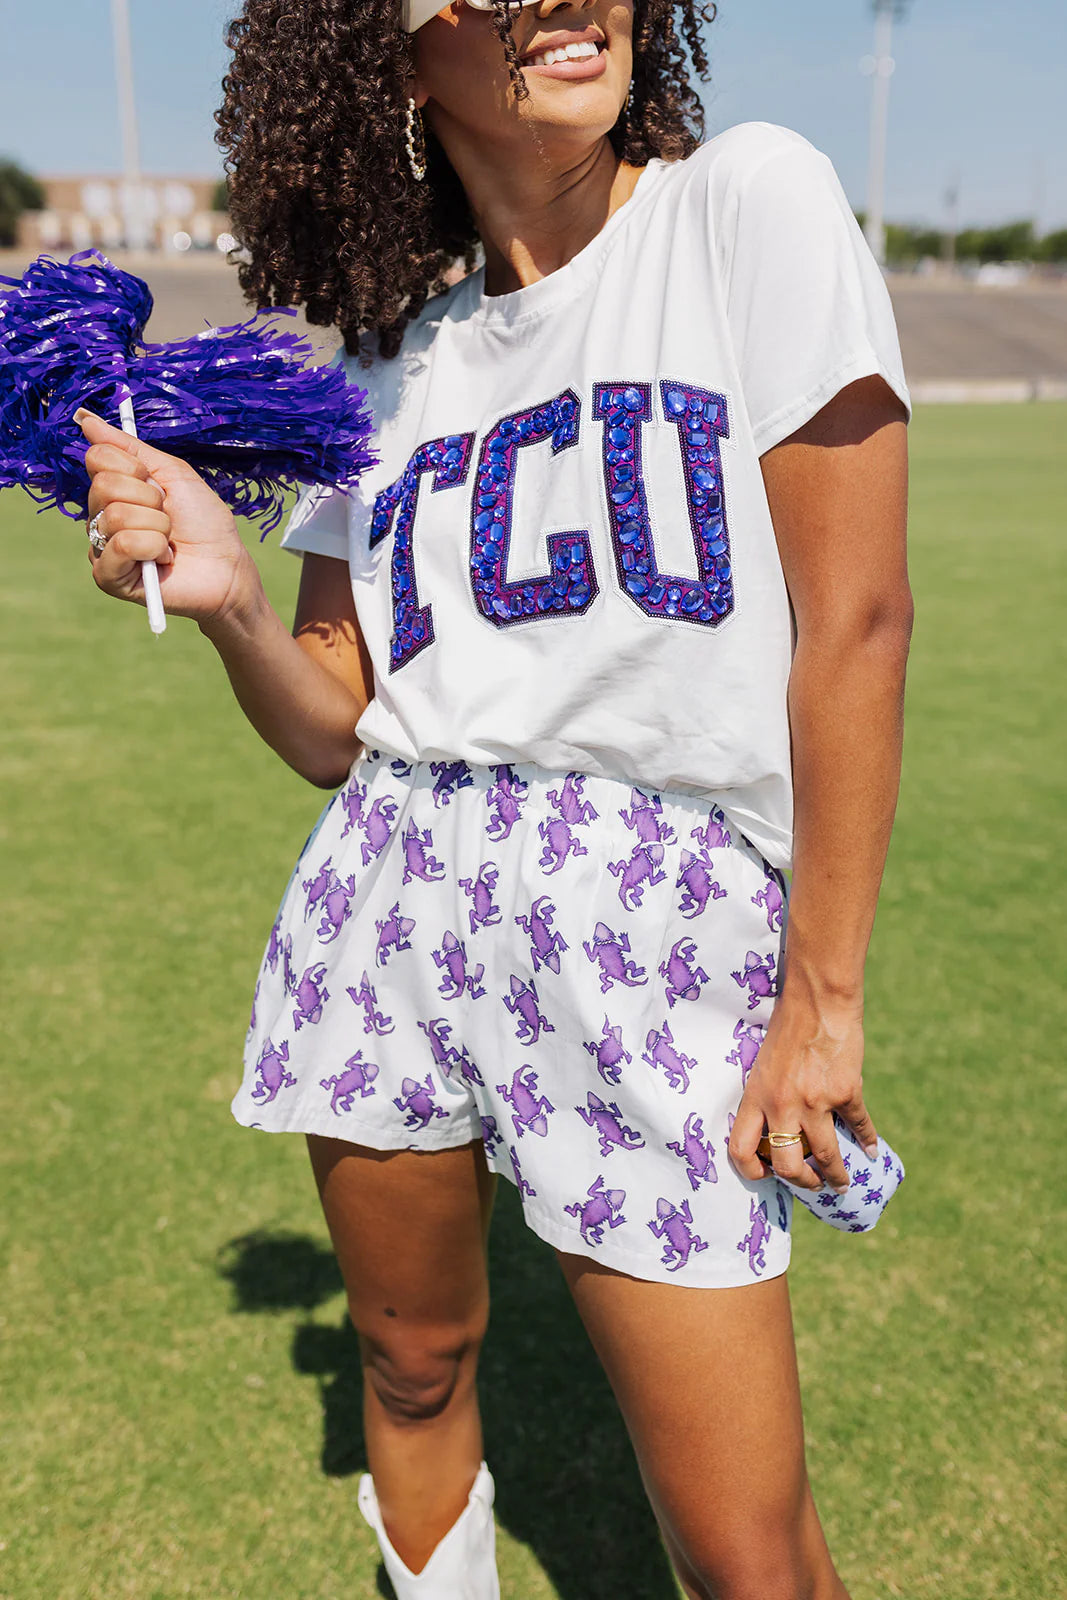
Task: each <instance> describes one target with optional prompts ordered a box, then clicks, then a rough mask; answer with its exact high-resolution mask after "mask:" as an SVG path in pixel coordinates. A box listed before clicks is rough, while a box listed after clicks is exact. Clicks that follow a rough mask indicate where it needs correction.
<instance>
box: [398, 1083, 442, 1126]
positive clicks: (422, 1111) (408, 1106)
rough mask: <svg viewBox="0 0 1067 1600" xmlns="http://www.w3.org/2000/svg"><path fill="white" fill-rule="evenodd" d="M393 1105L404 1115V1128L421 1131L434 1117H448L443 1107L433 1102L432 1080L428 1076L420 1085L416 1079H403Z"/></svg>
mask: <svg viewBox="0 0 1067 1600" xmlns="http://www.w3.org/2000/svg"><path fill="white" fill-rule="evenodd" d="M393 1104H394V1106H396V1109H397V1110H398V1111H403V1112H405V1113H406V1115H405V1117H404V1126H405V1128H412V1129H414V1128H418V1129H420V1130H421V1129H422V1128H426V1127H428V1126H429V1124H430V1123H431V1122H432V1121H433V1119H434V1117H444V1116H447V1115H448V1113H447V1112H446V1111H445V1110H444V1109H443V1107H441V1106H439V1105H437V1104H436V1103H435V1101H434V1097H433V1078H432V1077H430V1076H429V1075H427V1076H426V1077H425V1078H424V1079H423V1080H422V1082H421V1083H420V1082H419V1081H418V1079H416V1078H405V1079H404V1081H403V1083H402V1084H401V1085H400V1093H399V1095H397V1096H395V1097H394V1099H393Z"/></svg>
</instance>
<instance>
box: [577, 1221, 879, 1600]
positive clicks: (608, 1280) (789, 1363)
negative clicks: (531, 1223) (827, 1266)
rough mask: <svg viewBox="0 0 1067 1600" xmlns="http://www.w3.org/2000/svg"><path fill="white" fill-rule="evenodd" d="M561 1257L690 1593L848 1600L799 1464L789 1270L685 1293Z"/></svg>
mask: <svg viewBox="0 0 1067 1600" xmlns="http://www.w3.org/2000/svg"><path fill="white" fill-rule="evenodd" d="M557 1253H558V1255H559V1259H560V1264H561V1266H562V1267H563V1272H564V1275H565V1277H566V1279H567V1282H568V1284H569V1285H570V1289H571V1292H572V1294H573V1296H574V1300H575V1303H576V1305H577V1307H578V1310H579V1313H580V1314H581V1317H582V1319H583V1321H584V1323H585V1326H586V1328H587V1330H588V1332H589V1336H590V1338H591V1339H592V1342H593V1345H594V1347H595V1349H596V1351H597V1354H598V1355H599V1357H600V1360H601V1362H602V1363H603V1366H604V1370H605V1371H606V1373H607V1375H608V1378H609V1380H610V1382H611V1385H612V1387H613V1389H614V1391H615V1394H616V1397H617V1399H618V1401H619V1405H620V1407H621V1408H622V1413H623V1416H624V1418H625V1420H626V1425H627V1427H628V1429H629V1432H630V1437H631V1439H632V1440H633V1444H634V1448H635V1450H636V1452H637V1459H638V1463H639V1466H640V1468H641V1475H642V1478H643V1480H644V1483H645V1488H646V1490H647V1492H648V1496H649V1499H650V1501H651V1503H652V1507H653V1510H654V1511H655V1513H656V1517H657V1519H658V1520H659V1524H660V1527H661V1528H662V1530H663V1534H664V1538H665V1540H666V1542H667V1545H668V1548H669V1550H670V1552H671V1556H672V1559H673V1560H674V1562H675V1564H676V1566H677V1569H678V1574H679V1577H680V1578H681V1580H682V1582H683V1584H684V1586H685V1589H686V1592H687V1594H689V1595H690V1596H691V1597H692V1600H848V1593H847V1590H846V1589H845V1587H844V1584H843V1583H842V1582H841V1580H840V1578H839V1577H838V1576H837V1573H836V1572H835V1570H834V1566H833V1562H832V1560H831V1558H830V1552H829V1550H828V1548H827V1545H826V1540H825V1538H824V1536H823V1532H822V1528H821V1526H820V1524H819V1518H818V1513H817V1512H816V1509H815V1502H814V1500H813V1498H812V1493H811V1487H810V1485H809V1483H808V1477H807V1471H806V1468H805V1464H804V1433H803V1422H802V1418H801V1409H800V1386H799V1381H798V1376H797V1364H796V1350H795V1346H794V1342H793V1324H792V1317H791V1313H790V1305H789V1291H788V1287H787V1284H786V1275H785V1274H784V1273H783V1274H781V1275H780V1276H778V1277H776V1278H770V1279H767V1280H766V1281H765V1282H763V1283H752V1284H746V1285H743V1286H741V1287H738V1288H731V1289H690V1288H684V1287H682V1286H681V1285H674V1284H664V1283H649V1282H645V1281H643V1280H641V1279H638V1278H630V1277H627V1276H625V1275H624V1274H622V1273H618V1272H613V1271H611V1270H610V1269H609V1268H606V1267H603V1266H601V1265H600V1264H599V1263H598V1262H595V1261H591V1260H590V1259H589V1258H588V1257H586V1256H578V1255H568V1254H565V1253H563V1252H557Z"/></svg>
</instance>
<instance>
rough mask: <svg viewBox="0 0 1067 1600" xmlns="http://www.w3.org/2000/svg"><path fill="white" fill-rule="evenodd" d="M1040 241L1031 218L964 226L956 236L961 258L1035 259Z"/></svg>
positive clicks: (983, 260)
mask: <svg viewBox="0 0 1067 1600" xmlns="http://www.w3.org/2000/svg"><path fill="white" fill-rule="evenodd" d="M1036 247H1037V241H1036V239H1035V237H1034V225H1033V223H1032V222H1006V223H1004V224H1003V225H1002V226H1001V227H999V228H965V229H964V230H963V232H962V233H961V234H959V236H958V237H957V240H956V254H957V256H958V257H959V258H960V260H961V261H981V262H983V263H984V262H987V261H1032V260H1033V259H1034V256H1035V254H1036Z"/></svg>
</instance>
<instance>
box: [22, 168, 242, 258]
mask: <svg viewBox="0 0 1067 1600" xmlns="http://www.w3.org/2000/svg"><path fill="white" fill-rule="evenodd" d="M40 182H41V184H42V186H43V188H44V191H45V197H46V200H45V208H44V210H43V211H24V212H23V214H22V217H21V218H20V220H19V230H18V246H19V248H20V249H22V250H27V251H42V250H66V251H73V250H88V249H90V248H92V247H93V246H94V245H95V246H98V247H99V248H100V249H102V250H118V249H122V248H123V247H127V248H134V249H141V250H160V251H163V252H165V253H167V254H181V253H183V252H184V251H187V250H194V249H196V250H209V249H215V248H216V247H218V248H227V247H228V246H229V244H231V243H232V240H231V239H230V238H229V227H230V222H229V218H228V217H227V215H226V213H225V212H224V211H216V210H214V199H215V191H216V188H217V179H214V178H143V179H142V180H141V182H140V183H139V184H136V185H129V184H127V183H126V182H124V180H123V179H121V178H116V177H115V176H114V175H110V176H106V177H95V176H91V177H81V178H41V179H40ZM220 235H225V236H226V244H225V245H223V246H218V240H219V238H220Z"/></svg>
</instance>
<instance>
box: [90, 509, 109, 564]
mask: <svg viewBox="0 0 1067 1600" xmlns="http://www.w3.org/2000/svg"><path fill="white" fill-rule="evenodd" d="M103 514H104V513H103V512H102V511H98V512H97V513H96V516H95V517H94V518H93V520H92V522H90V524H89V528H88V533H89V543H90V544H91V545H92V547H93V549H94V550H95V551H96V553H97V555H100V553H101V551H103V550H106V549H107V534H106V533H101V532H100V518H101V517H102V516H103Z"/></svg>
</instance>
